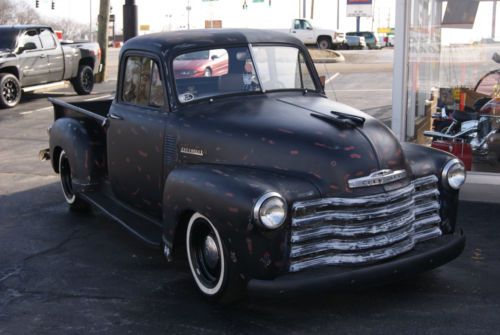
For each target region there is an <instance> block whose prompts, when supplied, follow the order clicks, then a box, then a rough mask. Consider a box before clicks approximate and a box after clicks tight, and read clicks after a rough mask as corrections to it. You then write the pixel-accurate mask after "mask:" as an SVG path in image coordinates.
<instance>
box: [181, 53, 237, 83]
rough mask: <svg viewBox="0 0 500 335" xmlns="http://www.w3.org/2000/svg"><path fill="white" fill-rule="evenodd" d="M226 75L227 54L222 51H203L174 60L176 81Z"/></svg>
mask: <svg viewBox="0 0 500 335" xmlns="http://www.w3.org/2000/svg"><path fill="white" fill-rule="evenodd" d="M226 73H227V52H226V50H224V49H219V50H203V51H198V52H192V53H190V54H184V55H181V56H179V57H177V58H176V59H175V62H174V74H175V78H176V79H180V78H195V77H211V76H222V75H224V74H226Z"/></svg>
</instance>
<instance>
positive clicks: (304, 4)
mask: <svg viewBox="0 0 500 335" xmlns="http://www.w3.org/2000/svg"><path fill="white" fill-rule="evenodd" d="M306 6H307V3H306V0H302V17H303V18H304V19H305V18H306V15H307V14H306V13H307V9H306Z"/></svg>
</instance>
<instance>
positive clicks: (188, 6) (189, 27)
mask: <svg viewBox="0 0 500 335" xmlns="http://www.w3.org/2000/svg"><path fill="white" fill-rule="evenodd" d="M186 10H187V17H188V30H189V29H191V23H190V20H189V14H190V12H191V4H190V3H189V0H188V4H187V6H186Z"/></svg>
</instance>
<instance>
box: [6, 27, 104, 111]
mask: <svg viewBox="0 0 500 335" xmlns="http://www.w3.org/2000/svg"><path fill="white" fill-rule="evenodd" d="M100 63H101V49H100V48H99V45H98V44H97V43H83V42H82V43H64V42H59V40H58V39H57V38H56V36H55V34H54V31H53V30H52V28H50V27H47V26H35V25H29V26H27V25H26V26H0V92H1V95H0V108H2V107H3V108H8V107H14V106H15V105H17V104H18V103H19V101H20V100H21V91H23V92H29V91H35V90H37V89H41V88H49V87H50V86H54V85H55V84H56V83H57V84H59V83H60V82H61V81H63V80H69V81H71V83H72V84H73V88H74V89H75V91H76V93H78V94H81V95H83V94H90V93H91V92H92V89H93V87H94V74H96V73H97V72H98V71H99V66H100Z"/></svg>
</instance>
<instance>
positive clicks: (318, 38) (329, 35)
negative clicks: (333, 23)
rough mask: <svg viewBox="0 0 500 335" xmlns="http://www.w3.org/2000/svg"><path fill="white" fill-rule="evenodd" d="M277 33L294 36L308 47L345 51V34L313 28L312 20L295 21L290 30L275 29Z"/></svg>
mask: <svg viewBox="0 0 500 335" xmlns="http://www.w3.org/2000/svg"><path fill="white" fill-rule="evenodd" d="M274 30H275V31H280V32H285V33H289V34H293V35H294V36H295V37H297V38H298V39H299V40H301V41H302V43H304V44H306V45H315V46H317V47H318V48H320V49H345V45H346V39H345V34H344V33H343V32H340V31H336V30H332V29H320V28H317V27H314V26H313V23H312V22H311V21H310V20H306V19H294V20H293V21H292V25H291V27H290V29H274Z"/></svg>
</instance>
